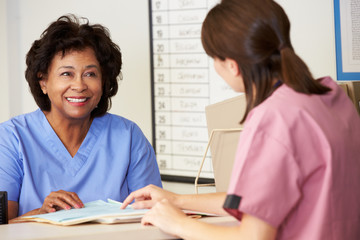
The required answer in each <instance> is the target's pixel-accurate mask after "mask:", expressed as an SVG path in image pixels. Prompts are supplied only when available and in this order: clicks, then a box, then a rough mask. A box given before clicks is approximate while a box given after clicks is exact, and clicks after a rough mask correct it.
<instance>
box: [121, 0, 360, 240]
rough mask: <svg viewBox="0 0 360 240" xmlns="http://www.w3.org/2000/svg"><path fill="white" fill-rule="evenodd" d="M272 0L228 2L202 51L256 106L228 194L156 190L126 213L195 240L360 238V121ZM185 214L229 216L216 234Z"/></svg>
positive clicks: (138, 195)
mask: <svg viewBox="0 0 360 240" xmlns="http://www.w3.org/2000/svg"><path fill="white" fill-rule="evenodd" d="M289 32H290V22H289V20H288V18H287V16H286V14H285V12H284V10H283V9H282V8H281V7H280V6H279V5H278V4H277V3H275V2H274V1H273V0H251V1H249V0H223V1H222V2H221V3H220V4H218V5H216V6H215V7H214V8H213V9H212V10H211V11H210V12H209V13H208V15H207V17H206V19H205V21H204V23H203V27H202V43H203V46H204V49H205V51H206V52H207V54H208V55H209V56H210V57H212V58H213V59H214V65H215V69H216V71H217V73H218V74H219V75H220V76H221V77H222V78H223V79H224V80H225V81H226V82H227V83H228V84H229V85H230V86H231V87H232V88H233V89H234V90H235V91H237V92H245V94H246V99H247V108H246V113H245V116H244V119H242V122H244V130H243V132H242V134H241V137H240V140H239V145H238V150H237V155H236V159H235V163H234V167H233V173H232V178H231V182H230V186H229V189H228V192H227V193H214V194H199V195H178V194H174V193H171V192H167V191H165V190H162V189H160V188H158V187H155V186H148V187H146V188H143V189H141V190H138V191H135V192H133V193H132V194H131V195H130V196H129V197H128V198H127V199H126V200H125V202H124V203H125V204H124V206H123V207H125V206H126V205H127V204H128V203H130V202H132V201H133V200H135V203H134V204H133V207H135V208H143V207H146V208H152V209H151V211H149V212H148V213H147V214H146V215H145V216H144V218H143V219H142V222H143V224H153V225H155V226H158V227H160V228H161V229H162V230H164V231H166V232H168V233H171V234H174V235H176V236H178V237H180V238H185V239H187V238H191V239H232V238H236V239H253V238H254V239H360V228H359V226H360V155H359V148H360V118H359V115H358V113H357V112H356V109H355V107H354V105H353V104H352V102H351V101H350V99H349V98H348V97H347V95H346V94H345V93H344V91H343V90H342V89H341V88H339V87H338V85H337V84H336V82H335V81H333V80H332V79H331V78H330V77H323V78H321V79H314V78H313V77H312V75H311V73H310V71H309V69H308V67H307V66H306V64H305V63H304V62H303V61H302V60H301V59H300V57H299V56H298V55H297V54H296V53H295V52H294V49H293V47H292V44H291V42H290V33H289ZM179 208H181V209H191V210H197V211H204V212H212V213H217V214H230V215H232V216H234V217H236V218H237V219H238V220H239V221H241V224H239V225H238V226H235V227H226V226H213V225H210V224H206V223H203V222H199V221H196V220H193V219H190V218H187V217H186V216H185V214H183V212H182V211H180V210H179Z"/></svg>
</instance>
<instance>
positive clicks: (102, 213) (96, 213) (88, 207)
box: [19, 199, 149, 226]
mask: <svg viewBox="0 0 360 240" xmlns="http://www.w3.org/2000/svg"><path fill="white" fill-rule="evenodd" d="M120 206H121V203H120V202H117V201H114V200H111V199H108V202H105V201H102V200H97V201H93V202H88V203H85V207H84V208H79V209H70V210H60V211H57V212H53V213H45V214H39V215H32V216H24V217H21V218H19V220H20V221H32V222H44V223H51V224H56V225H62V226H68V225H74V224H79V223H84V222H98V223H105V224H112V223H122V222H126V223H129V222H140V220H141V218H142V217H143V216H144V214H145V213H146V212H147V211H149V209H133V208H131V207H130V206H127V207H126V208H125V209H120Z"/></svg>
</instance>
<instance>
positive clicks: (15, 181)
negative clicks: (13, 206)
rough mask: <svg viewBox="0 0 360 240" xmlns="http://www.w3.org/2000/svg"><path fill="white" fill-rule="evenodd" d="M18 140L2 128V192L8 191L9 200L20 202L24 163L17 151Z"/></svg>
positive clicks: (0, 139)
mask: <svg viewBox="0 0 360 240" xmlns="http://www.w3.org/2000/svg"><path fill="white" fill-rule="evenodd" d="M17 145H18V144H17V139H16V137H15V135H14V134H12V133H9V131H7V130H6V128H5V127H4V126H0V191H6V192H7V194H8V200H11V201H18V200H19V195H20V188H21V183H22V179H23V170H22V161H21V159H20V156H19V154H18V152H17V151H16V146H17Z"/></svg>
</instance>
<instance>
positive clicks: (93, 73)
mask: <svg viewBox="0 0 360 240" xmlns="http://www.w3.org/2000/svg"><path fill="white" fill-rule="evenodd" d="M84 76H85V77H96V73H95V72H86V73H85V74H84Z"/></svg>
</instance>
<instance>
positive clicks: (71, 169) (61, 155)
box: [38, 109, 105, 176]
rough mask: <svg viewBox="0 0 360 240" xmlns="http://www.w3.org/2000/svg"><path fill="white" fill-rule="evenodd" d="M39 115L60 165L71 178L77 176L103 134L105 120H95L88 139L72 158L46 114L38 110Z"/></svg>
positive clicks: (88, 133)
mask: <svg viewBox="0 0 360 240" xmlns="http://www.w3.org/2000/svg"><path fill="white" fill-rule="evenodd" d="M38 113H39V115H41V116H40V119H41V121H42V124H40V125H41V126H43V128H44V138H45V139H46V142H47V143H48V146H49V147H50V148H51V149H52V151H54V153H55V154H56V155H57V156H58V160H59V161H60V162H59V164H62V165H63V167H64V169H66V172H67V173H68V174H69V175H71V176H75V175H76V174H77V173H78V172H79V171H80V170H81V167H82V166H83V165H84V164H85V163H86V160H87V159H88V157H89V155H90V153H91V151H92V149H94V146H95V143H96V142H97V140H98V139H99V136H100V133H101V125H103V124H102V123H103V121H105V119H104V118H94V120H93V121H92V123H91V126H90V128H89V130H88V132H87V134H86V137H85V138H84V140H83V142H82V143H81V145H80V148H79V149H78V151H77V152H76V154H75V156H74V157H72V156H71V155H70V153H69V151H68V150H67V149H66V147H65V146H64V144H63V143H62V142H61V140H60V138H59V137H58V136H57V134H56V133H55V131H54V129H53V128H52V127H51V125H50V123H49V122H48V120H47V119H46V117H45V115H44V113H43V112H42V111H41V110H40V109H39V110H38Z"/></svg>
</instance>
